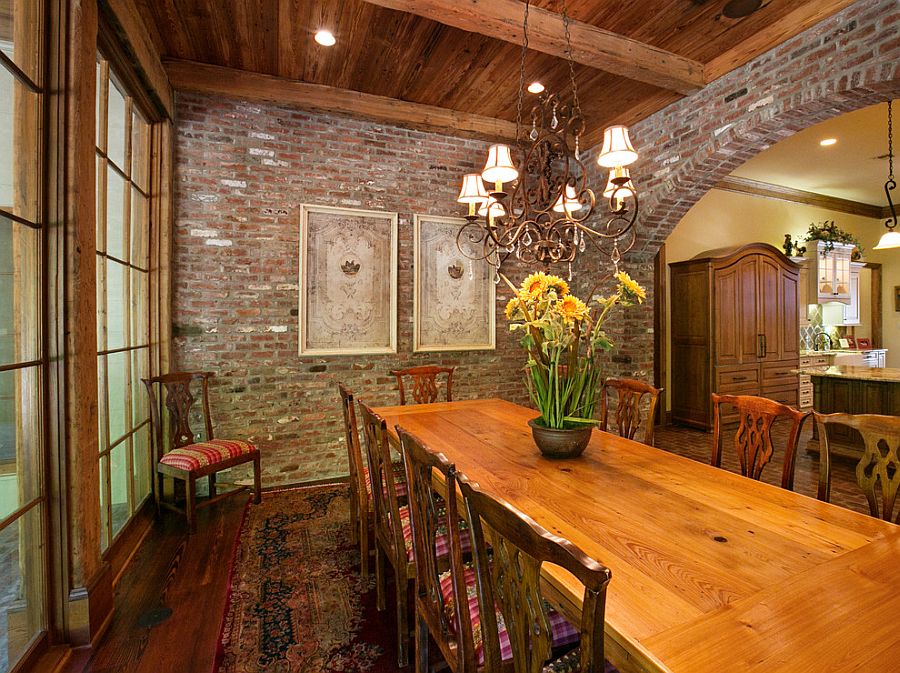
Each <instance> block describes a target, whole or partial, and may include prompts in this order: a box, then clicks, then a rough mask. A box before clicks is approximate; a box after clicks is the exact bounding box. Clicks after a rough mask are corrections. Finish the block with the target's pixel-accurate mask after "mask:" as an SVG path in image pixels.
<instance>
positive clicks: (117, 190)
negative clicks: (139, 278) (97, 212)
mask: <svg viewBox="0 0 900 673" xmlns="http://www.w3.org/2000/svg"><path fill="white" fill-rule="evenodd" d="M106 254H107V255H112V256H113V257H115V258H117V259H122V260H125V261H128V251H127V250H126V249H125V179H124V178H123V177H122V176H121V175H119V174H118V173H116V171H115V170H114V169H113V168H112V167H107V170H106Z"/></svg>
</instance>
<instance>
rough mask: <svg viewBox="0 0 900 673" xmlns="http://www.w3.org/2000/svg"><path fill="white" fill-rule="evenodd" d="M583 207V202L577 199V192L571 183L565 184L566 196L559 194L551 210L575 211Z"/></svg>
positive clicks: (559, 211)
mask: <svg viewBox="0 0 900 673" xmlns="http://www.w3.org/2000/svg"><path fill="white" fill-rule="evenodd" d="M582 208H584V204H583V203H582V202H581V201H579V200H578V193H577V192H576V191H575V188H574V187H573V186H572V185H566V196H565V198H563V195H562V194H560V195H559V198H558V199H556V203H554V204H553V210H554V211H555V212H557V213H577V212H578V211H579V210H581V209H582Z"/></svg>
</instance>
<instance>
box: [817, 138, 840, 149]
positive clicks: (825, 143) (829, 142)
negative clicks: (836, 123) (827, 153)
mask: <svg viewBox="0 0 900 673" xmlns="http://www.w3.org/2000/svg"><path fill="white" fill-rule="evenodd" d="M836 142H837V138H824V139H823V140H820V141H819V144H820V145H821V146H822V147H830V146H831V145H834V144H835V143H836Z"/></svg>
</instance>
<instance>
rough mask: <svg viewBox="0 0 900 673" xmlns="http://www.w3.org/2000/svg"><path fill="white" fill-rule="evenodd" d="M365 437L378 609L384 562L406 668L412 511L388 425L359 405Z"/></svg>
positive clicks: (381, 602) (382, 594) (399, 655)
mask: <svg viewBox="0 0 900 673" xmlns="http://www.w3.org/2000/svg"><path fill="white" fill-rule="evenodd" d="M359 410H360V413H361V415H362V422H363V431H364V434H365V445H366V459H367V461H368V463H369V476H370V478H371V482H372V489H371V492H372V504H373V506H374V514H375V517H374V518H375V521H374V529H375V585H376V592H377V593H376V607H377V608H378V610H379V611H383V610H384V609H385V591H386V584H387V578H386V577H385V567H384V564H385V560H387V562H388V563H390V565H391V567H392V568H393V569H394V578H395V580H396V581H395V585H396V592H397V665H398V666H400V667H401V668H403V667H404V666H406V664H407V662H408V661H409V617H408V610H409V606H408V605H407V597H406V593H407V589H408V587H409V582H410V580H412V579H414V578H415V576H416V566H415V562H414V561H413V541H412V529H411V528H410V524H409V508H408V506H405V505H404V506H401V504H400V498H399V497H398V496H397V482H396V474H395V472H394V468H393V465H392V464H391V462H392V461H391V447H390V444H389V442H388V431H387V425H386V424H385V422H384V419H383V418H382V417H381V416H379V415H378V414H377V413H375V412H374V411H373V410H372V409H371V407H369V406H367V405H366V404H364V403H363V402H359Z"/></svg>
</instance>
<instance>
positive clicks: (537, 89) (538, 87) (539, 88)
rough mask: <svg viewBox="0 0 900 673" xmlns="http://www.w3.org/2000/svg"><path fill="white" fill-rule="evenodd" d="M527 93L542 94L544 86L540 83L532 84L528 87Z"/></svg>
mask: <svg viewBox="0 0 900 673" xmlns="http://www.w3.org/2000/svg"><path fill="white" fill-rule="evenodd" d="M528 91H529V92H530V93H534V94H538V93H543V92H544V85H543V84H541V83H540V82H532V83H531V84H529V85H528Z"/></svg>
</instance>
